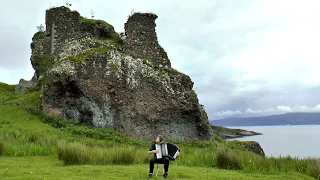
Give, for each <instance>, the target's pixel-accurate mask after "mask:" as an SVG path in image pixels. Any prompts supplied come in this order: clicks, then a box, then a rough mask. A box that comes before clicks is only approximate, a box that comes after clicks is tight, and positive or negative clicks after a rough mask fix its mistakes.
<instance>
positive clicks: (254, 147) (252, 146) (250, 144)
mask: <svg viewBox="0 0 320 180" xmlns="http://www.w3.org/2000/svg"><path fill="white" fill-rule="evenodd" d="M231 142H233V143H235V144H237V145H239V146H241V147H243V148H245V149H247V150H248V151H251V152H254V153H256V154H258V155H261V156H265V153H264V151H263V149H262V147H261V146H260V144H259V143H258V142H256V141H236V140H235V141H231Z"/></svg>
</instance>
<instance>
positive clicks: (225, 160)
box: [216, 148, 242, 169]
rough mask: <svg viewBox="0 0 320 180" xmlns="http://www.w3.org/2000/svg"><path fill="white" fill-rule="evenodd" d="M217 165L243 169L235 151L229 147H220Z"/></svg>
mask: <svg viewBox="0 0 320 180" xmlns="http://www.w3.org/2000/svg"><path fill="white" fill-rule="evenodd" d="M216 163H217V167H219V168H222V169H242V166H241V163H240V160H239V159H238V157H237V155H236V154H235V152H232V151H230V150H228V149H224V148H222V149H219V150H218V151H217V158H216Z"/></svg>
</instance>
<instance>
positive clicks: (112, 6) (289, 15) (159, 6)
mask: <svg viewBox="0 0 320 180" xmlns="http://www.w3.org/2000/svg"><path fill="white" fill-rule="evenodd" d="M67 2H68V3H71V4H72V6H71V9H72V10H77V11H79V13H80V14H81V15H83V16H85V17H90V11H91V10H93V11H94V15H95V18H98V19H103V20H105V21H107V22H109V23H110V24H112V25H113V26H114V27H115V29H116V31H118V32H123V31H124V29H123V28H124V23H125V22H126V20H127V16H128V15H129V14H130V13H131V11H132V10H134V11H142V12H150V11H151V12H154V13H156V14H157V15H158V16H159V17H158V19H157V20H156V23H157V27H156V31H157V34H158V40H159V43H160V45H161V46H163V47H164V49H165V50H166V51H167V53H168V56H169V58H170V60H171V63H172V66H173V68H176V69H178V70H179V71H181V72H183V73H186V74H188V75H189V76H190V77H191V79H192V80H193V81H194V83H195V85H194V89H195V91H196V92H197V94H198V97H199V100H200V103H201V104H204V105H205V109H206V111H207V113H208V116H209V119H210V120H213V119H220V118H224V117H229V116H261V115H270V114H279V113H286V112H320V71H319V69H320V66H319V65H320V11H319V9H320V1H319V0H300V1H296V0H290V1H289V0H282V1H279V0H216V1H215V0H201V1H186V0H175V1H172V0H161V1H160V0H157V1H156V0H153V1H150V0H144V1H137V0H135V1H132V0H127V1H121V0H117V1H115V0H114V1H106V0H69V1H62V0H32V1H26V0H10V1H4V0H1V7H0V17H1V18H2V19H1V23H0V82H5V83H9V84H17V83H18V82H19V80H20V78H24V79H28V80H29V79H31V77H32V75H33V73H34V70H33V69H32V66H31V64H30V60H29V59H30V55H31V49H30V43H31V38H32V36H33V34H34V33H35V32H36V31H37V29H36V26H38V25H40V24H44V22H45V10H46V9H47V8H49V7H50V6H61V5H65V3H67Z"/></svg>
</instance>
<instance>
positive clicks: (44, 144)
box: [0, 83, 320, 180]
mask: <svg viewBox="0 0 320 180" xmlns="http://www.w3.org/2000/svg"><path fill="white" fill-rule="evenodd" d="M14 88H15V86H14V85H7V84H4V83H0V179H42V180H43V179H146V177H147V173H148V162H149V159H150V158H151V156H148V155H147V151H148V148H149V145H150V142H146V141H141V140H138V139H134V138H129V137H127V136H125V135H124V134H122V133H120V132H116V131H114V130H111V129H101V128H93V127H89V126H86V125H82V124H77V123H75V122H70V121H64V120H61V119H57V118H53V117H48V116H45V115H43V114H42V110H41V92H40V91H34V92H28V93H25V94H22V95H18V94H15V93H14ZM215 137H216V140H215V141H205V142H204V141H199V140H192V141H173V142H174V143H176V144H177V145H178V146H179V147H180V149H181V157H179V158H178V159H177V160H176V161H175V162H172V163H171V164H170V169H169V179H239V180H241V179H243V180H244V179H266V180H268V179H270V180H271V179H297V180H298V179H301V180H302V179H303V180H306V179H319V175H320V160H317V159H298V158H291V157H282V158H266V157H262V156H258V155H256V154H254V153H252V152H248V151H246V150H244V149H243V148H241V147H240V146H238V145H237V144H236V143H231V142H226V141H224V140H223V139H222V138H221V137H219V136H217V135H215ZM168 141H169V140H168ZM161 167H162V166H161ZM161 170H162V169H161ZM161 172H162V171H161ZM154 179H162V178H161V177H158V178H155V177H154Z"/></svg>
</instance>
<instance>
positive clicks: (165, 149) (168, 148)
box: [156, 142, 180, 160]
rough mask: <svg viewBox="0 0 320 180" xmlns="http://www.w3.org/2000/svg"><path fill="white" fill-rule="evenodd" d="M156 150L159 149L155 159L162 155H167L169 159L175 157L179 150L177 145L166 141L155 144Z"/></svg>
mask: <svg viewBox="0 0 320 180" xmlns="http://www.w3.org/2000/svg"><path fill="white" fill-rule="evenodd" d="M156 150H159V152H158V153H157V154H156V156H157V159H161V158H162V157H169V159H170V160H174V159H176V158H177V156H178V153H179V151H180V149H179V148H178V146H176V145H175V144H172V143H167V142H165V143H162V144H156Z"/></svg>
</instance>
